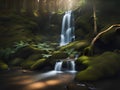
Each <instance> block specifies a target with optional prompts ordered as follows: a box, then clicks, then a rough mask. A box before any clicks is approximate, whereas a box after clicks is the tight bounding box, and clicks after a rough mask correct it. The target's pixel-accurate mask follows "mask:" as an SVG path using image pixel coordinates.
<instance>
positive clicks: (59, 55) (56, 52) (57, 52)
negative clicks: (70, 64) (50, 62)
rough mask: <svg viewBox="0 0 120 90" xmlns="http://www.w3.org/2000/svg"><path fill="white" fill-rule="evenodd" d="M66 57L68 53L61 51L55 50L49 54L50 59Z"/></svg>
mask: <svg viewBox="0 0 120 90" xmlns="http://www.w3.org/2000/svg"><path fill="white" fill-rule="evenodd" d="M67 57H68V54H67V53H65V52H62V51H55V52H54V53H53V54H52V56H51V58H52V59H64V58H67Z"/></svg>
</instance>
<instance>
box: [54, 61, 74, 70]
mask: <svg viewBox="0 0 120 90" xmlns="http://www.w3.org/2000/svg"><path fill="white" fill-rule="evenodd" d="M54 70H55V71H75V61H69V60H66V61H62V60H61V61H59V62H56V64H55V67H54Z"/></svg>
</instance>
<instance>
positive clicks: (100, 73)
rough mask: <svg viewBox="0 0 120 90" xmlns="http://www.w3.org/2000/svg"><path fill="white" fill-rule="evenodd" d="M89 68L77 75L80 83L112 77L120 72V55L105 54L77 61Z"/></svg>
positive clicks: (82, 57)
mask: <svg viewBox="0 0 120 90" xmlns="http://www.w3.org/2000/svg"><path fill="white" fill-rule="evenodd" d="M77 61H78V62H79V63H81V64H83V65H85V66H87V68H86V69H84V70H82V71H80V72H78V73H77V75H76V78H75V79H76V80H78V81H93V80H98V79H101V78H104V77H110V76H113V75H115V74H117V73H118V72H119V71H120V55H119V54H117V53H114V52H105V53H103V54H101V55H99V56H93V57H87V56H81V57H80V58H78V60H77Z"/></svg>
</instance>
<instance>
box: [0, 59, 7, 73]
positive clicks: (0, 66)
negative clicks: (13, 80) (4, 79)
mask: <svg viewBox="0 0 120 90" xmlns="http://www.w3.org/2000/svg"><path fill="white" fill-rule="evenodd" d="M2 70H8V65H7V64H5V63H4V62H3V61H2V60H0V71H2Z"/></svg>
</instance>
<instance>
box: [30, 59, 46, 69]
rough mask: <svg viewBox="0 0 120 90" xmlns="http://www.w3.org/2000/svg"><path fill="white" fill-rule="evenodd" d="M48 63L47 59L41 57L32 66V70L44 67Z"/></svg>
mask: <svg viewBox="0 0 120 90" xmlns="http://www.w3.org/2000/svg"><path fill="white" fill-rule="evenodd" d="M45 65H46V59H39V60H37V61H36V62H35V63H34V64H33V65H32V66H31V67H30V68H31V69H32V70H35V69H38V68H42V69H43V68H44V67H45Z"/></svg>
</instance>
